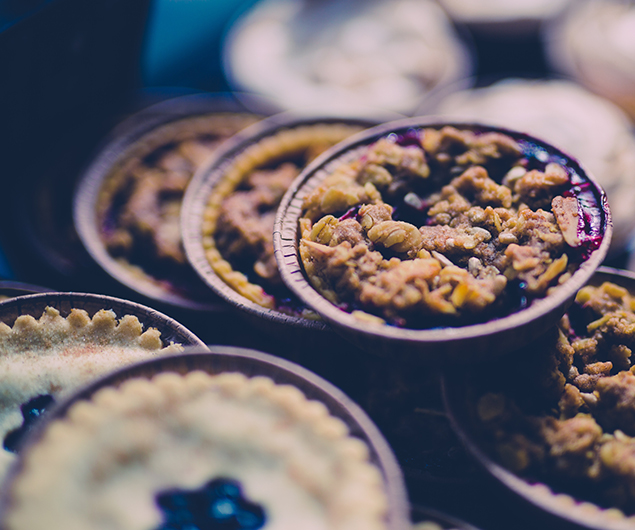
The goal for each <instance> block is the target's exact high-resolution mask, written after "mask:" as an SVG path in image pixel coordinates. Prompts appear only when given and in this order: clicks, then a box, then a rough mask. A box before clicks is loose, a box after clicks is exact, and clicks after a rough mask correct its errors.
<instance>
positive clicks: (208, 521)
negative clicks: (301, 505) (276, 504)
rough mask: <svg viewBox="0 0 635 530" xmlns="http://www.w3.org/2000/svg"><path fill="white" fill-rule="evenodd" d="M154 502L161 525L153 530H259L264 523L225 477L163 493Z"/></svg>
mask: <svg viewBox="0 0 635 530" xmlns="http://www.w3.org/2000/svg"><path fill="white" fill-rule="evenodd" d="M156 502H157V505H158V506H159V508H160V509H161V511H162V512H163V520H164V522H163V524H162V525H161V526H159V527H158V528H156V529H155V530H258V529H259V528H262V527H263V526H264V525H265V523H266V516H265V511H264V509H263V508H262V507H261V506H259V505H258V504H255V503H252V502H250V501H248V500H247V499H245V498H244V497H243V494H242V488H241V486H240V484H239V483H238V482H237V481H235V480H231V479H228V478H217V479H214V480H212V481H210V482H208V483H207V484H205V486H203V487H202V488H200V489H197V490H182V489H173V490H168V491H164V492H161V493H159V494H158V495H157V497H156Z"/></svg>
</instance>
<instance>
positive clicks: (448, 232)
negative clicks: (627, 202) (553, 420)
mask: <svg viewBox="0 0 635 530" xmlns="http://www.w3.org/2000/svg"><path fill="white" fill-rule="evenodd" d="M328 155H329V156H325V157H324V158H322V159H321V160H320V164H315V165H313V166H312V167H311V168H309V169H307V170H306V171H305V172H303V174H302V176H301V177H300V178H299V179H298V180H296V181H295V182H294V185H293V188H292V189H290V190H289V192H288V193H287V195H286V196H285V198H284V199H283V201H282V203H281V205H280V208H279V210H278V216H277V219H276V228H275V231H274V245H275V247H276V252H277V254H276V256H277V258H278V260H279V266H280V270H281V273H282V277H283V279H284V281H285V283H286V284H287V285H288V286H289V288H290V289H292V290H293V291H294V292H295V293H296V295H297V296H298V297H299V298H300V299H302V300H303V301H304V302H305V303H306V304H307V305H309V306H310V307H312V308H313V309H315V310H316V311H317V312H318V313H320V314H321V316H323V317H324V318H325V319H326V320H328V321H329V322H330V323H331V324H333V325H334V327H335V328H336V329H337V330H338V331H341V332H342V333H343V334H344V335H345V336H347V337H349V338H351V339H352V340H353V341H354V342H356V343H357V344H361V345H362V347H365V348H369V349H371V350H373V351H376V352H378V353H384V354H388V355H392V354H397V355H400V356H408V357H409V358H412V359H413V360H414V359H416V358H417V357H420V358H423V357H425V358H426V359H428V358H429V355H431V354H433V353H437V352H439V351H443V352H444V356H445V357H447V358H448V359H447V360H450V358H454V357H455V356H456V357H457V358H458V357H461V358H468V356H469V355H471V354H472V352H470V353H468V350H472V351H473V352H474V354H473V355H474V356H473V359H477V358H479V355H481V354H485V355H497V354H500V353H503V352H505V351H509V350H510V349H513V347H514V346H515V345H516V344H518V340H519V338H520V337H522V336H523V335H522V334H524V333H531V331H530V329H532V328H533V331H534V332H536V331H538V332H542V331H544V330H545V329H547V328H548V327H550V325H551V323H550V318H553V315H555V314H556V313H558V312H560V314H561V313H562V312H563V311H564V308H565V305H566V304H567V303H568V301H569V300H571V299H572V297H573V296H574V294H575V291H576V290H577V288H578V287H580V286H581V285H582V284H583V282H584V281H585V280H586V279H587V278H588V277H590V275H591V274H592V272H593V270H594V269H595V268H596V267H597V266H598V265H599V263H600V262H601V260H602V259H603V257H604V256H605V255H606V252H607V249H608V245H609V243H610V234H611V223H610V214H609V211H608V206H607V204H606V197H605V196H604V193H603V191H602V190H601V188H600V187H599V186H598V185H597V184H596V183H595V182H594V180H593V178H592V177H590V176H589V174H588V173H587V172H585V170H584V169H583V168H582V167H581V166H580V165H579V164H578V163H577V162H576V161H575V160H574V159H572V158H571V157H569V156H568V155H565V154H564V153H563V152H562V151H560V150H558V149H557V148H554V147H553V146H550V145H549V144H546V143H545V142H543V141H541V140H538V139H536V138H533V137H531V136H529V135H526V134H523V133H518V132H514V131H511V130H508V129H504V128H498V127H491V126H484V125H480V124H465V123H463V124H460V123H448V122H440V123H439V122H432V121H431V120H422V119H421V118H416V119H411V120H403V121H398V122H394V123H388V124H384V125H382V126H379V127H376V128H374V129H371V130H368V131H365V132H364V133H362V134H360V135H358V136H356V137H355V138H354V139H351V140H350V141H347V142H343V143H341V144H340V145H339V146H337V148H336V149H333V150H332V151H330V152H329V154H328ZM490 175H491V176H490ZM488 212H489V213H488ZM490 214H491V216H492V217H491V223H490V221H488V219H490V217H489V215H490ZM530 219H531V220H530ZM499 220H500V223H499ZM543 222H544V223H545V224H543ZM512 225H513V228H512ZM539 226H542V228H539ZM548 226H549V228H548ZM510 230H511V231H510ZM539 232H541V233H542V235H538V233H539ZM534 238H536V239H534ZM552 243H553V244H554V245H555V246H553V247H551V244H552ZM536 245H537V246H536ZM543 245H546V246H543ZM547 247H549V248H550V249H551V250H547ZM552 251H553V252H554V253H552ZM530 255H531V256H532V258H531V259H530V260H529V261H527V260H526V258H529V256H530ZM539 255H540V256H541V257H540V258H538V256H539ZM549 255H550V257H549ZM534 258H535V259H534ZM534 266H537V267H538V268H537V269H533V267H534ZM532 271H533V272H532ZM490 273H491V274H490ZM472 281H474V282H475V284H474V285H472V284H471V282H472ZM424 283H427V284H428V285H427V286H426V285H424ZM485 285H488V286H489V287H488V288H487V290H482V289H481V288H482V287H485ZM516 287H519V288H520V292H517V291H516ZM488 293H489V294H488ZM517 294H519V297H518V298H516V295H517ZM517 333H520V334H521V335H515V334H517ZM505 336H507V338H506V339H504V340H503V338H504V337H505ZM384 347H385V348H384ZM462 349H463V350H464V351H463V352H462V353H461V351H460V350H462ZM416 350H419V351H418V352H417V351H416ZM397 351H398V353H397ZM411 356H412V357H411Z"/></svg>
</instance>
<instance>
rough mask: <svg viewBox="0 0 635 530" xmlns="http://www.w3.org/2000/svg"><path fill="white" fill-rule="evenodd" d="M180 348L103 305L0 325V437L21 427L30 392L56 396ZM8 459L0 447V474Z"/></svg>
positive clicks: (10, 455)
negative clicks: (93, 309)
mask: <svg viewBox="0 0 635 530" xmlns="http://www.w3.org/2000/svg"><path fill="white" fill-rule="evenodd" d="M182 349H183V348H182V346H180V345H177V344H173V343H171V344H169V345H167V346H165V345H164V344H163V342H162V340H161V337H160V332H159V331H158V330H157V329H155V328H150V329H147V330H145V331H144V330H143V325H142V324H141V322H139V319H138V318H137V317H136V316H133V315H125V316H123V317H122V318H121V319H119V320H118V319H117V316H116V315H115V313H114V312H113V311H111V310H106V309H102V310H100V311H98V312H97V313H95V314H94V316H93V317H92V318H91V317H90V316H89V315H88V313H87V312H86V311H84V310H83V309H72V310H71V312H70V313H69V315H68V316H67V317H63V316H61V315H60V312H59V311H58V310H57V309H54V308H52V307H47V308H46V309H45V310H44V312H43V314H42V316H41V317H40V318H39V319H36V318H34V317H33V316H31V315H21V316H19V317H18V318H17V319H16V320H15V322H14V324H13V326H12V327H10V326H8V325H7V324H5V323H0V437H1V438H2V439H3V440H5V438H6V436H7V434H8V433H10V432H11V431H13V430H15V429H18V428H19V427H20V426H21V425H22V423H23V418H22V415H21V412H20V407H21V405H23V404H25V403H27V402H28V401H29V400H31V399H32V398H34V397H36V396H40V395H50V396H52V397H53V398H54V399H58V398H61V397H63V396H65V395H67V394H68V393H69V392H70V391H72V390H74V389H75V388H77V387H79V386H81V385H83V384H85V383H87V382H88V381H90V380H93V379H95V378H96V377H97V376H99V375H101V374H104V373H106V372H109V371H110V370H112V369H113V368H116V367H120V366H123V365H126V364H131V363H133V362H136V361H139V360H142V359H146V358H148V357H151V356H154V355H163V354H169V353H176V352H179V351H182ZM14 458H15V455H14V454H13V453H11V452H9V451H7V450H6V449H2V450H0V475H2V474H3V468H6V466H7V465H8V464H10V463H11V462H12V461H13V460H14Z"/></svg>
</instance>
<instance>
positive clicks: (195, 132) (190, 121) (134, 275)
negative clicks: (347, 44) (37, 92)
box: [75, 100, 259, 309]
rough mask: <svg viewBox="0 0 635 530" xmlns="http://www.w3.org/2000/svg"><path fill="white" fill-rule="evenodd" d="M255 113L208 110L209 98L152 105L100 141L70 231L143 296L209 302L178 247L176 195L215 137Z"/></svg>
mask: <svg viewBox="0 0 635 530" xmlns="http://www.w3.org/2000/svg"><path fill="white" fill-rule="evenodd" d="M167 103H170V102H167ZM194 103H196V101H194ZM175 107H176V108H177V109H178V100H176V102H175ZM199 107H202V106H201V105H199ZM186 110H187V109H186ZM258 119H259V117H258V116H255V115H253V114H250V113H247V112H238V111H236V112H232V111H213V110H212V109H211V108H210V105H209V104H208V106H207V110H206V111H203V110H202V108H198V109H194V110H190V111H188V112H187V113H181V114H179V113H178V112H177V111H175V110H173V109H171V108H170V107H169V106H168V105H166V106H165V108H163V107H160V108H156V110H154V111H153V110H152V108H151V109H150V110H149V111H147V112H146V113H145V115H144V120H145V121H142V120H141V118H139V120H140V121H141V125H140V126H139V125H137V128H136V129H134V128H133V131H132V132H130V131H128V132H127V133H126V134H124V135H123V137H122V138H120V137H115V139H114V140H113V141H112V143H109V144H108V145H106V147H104V149H103V151H102V152H101V153H100V155H99V156H98V157H96V159H95V160H94V161H93V163H92V164H91V166H89V168H88V169H87V171H86V172H85V174H84V176H83V178H82V180H81V182H80V185H79V187H78V191H77V193H76V197H75V224H76V227H77V231H78V233H79V235H80V237H81V239H82V242H83V243H84V245H85V246H86V248H87V249H88V251H89V252H90V253H91V255H92V256H93V257H94V258H95V260H96V261H97V262H98V263H99V265H100V266H101V267H102V268H104V269H105V270H106V271H107V272H108V273H109V274H110V275H111V276H113V277H114V278H115V279H117V280H118V281H120V282H121V283H123V284H125V285H126V286H128V287H129V288H131V289H133V290H134V291H137V292H139V293H141V294H143V295H145V296H147V297H149V298H152V299H155V300H159V301H160V302H163V303H168V304H171V305H176V306H180V307H188V308H194V309H209V308H210V306H212V305H213V298H210V296H209V293H208V292H207V290H206V289H205V288H202V289H201V287H202V286H201V285H200V280H199V279H198V277H197V276H196V274H195V272H194V271H193V270H192V268H191V267H190V266H189V264H188V263H187V259H186V257H185V252H184V250H183V247H182V242H181V231H180V214H181V201H182V199H183V195H184V194H185V189H186V187H187V185H188V183H189V181H190V179H191V178H192V176H193V174H194V173H195V172H196V170H197V169H198V168H199V167H200V166H201V165H203V164H204V163H206V162H207V161H208V160H209V159H210V158H211V157H213V156H214V154H215V152H216V150H217V149H218V148H219V147H220V145H221V144H222V142H223V141H224V140H226V139H228V138H229V137H231V136H233V135H235V134H236V133H238V132H239V131H240V130H242V129H243V128H245V127H246V126H248V125H250V124H253V123H254V122H256V121H257V120H258ZM146 122H148V123H146Z"/></svg>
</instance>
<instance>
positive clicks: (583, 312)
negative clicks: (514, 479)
mask: <svg viewBox="0 0 635 530" xmlns="http://www.w3.org/2000/svg"><path fill="white" fill-rule="evenodd" d="M633 347H635V297H633V295H632V294H631V293H629V292H628V291H627V290H626V289H625V288H623V287H620V286H618V285H616V284H614V283H610V282H606V283H603V284H602V285H600V286H598V287H593V286H586V287H584V288H583V289H581V290H580V291H579V292H578V294H577V297H576V301H575V304H574V306H572V308H571V309H570V310H569V311H568V313H567V314H566V315H565V316H564V317H563V318H562V320H561V321H560V323H559V326H558V328H557V329H556V330H553V332H552V333H549V334H548V335H547V336H546V337H544V338H542V339H540V340H539V341H538V342H536V343H534V344H532V345H531V346H530V347H529V348H528V349H527V348H526V349H525V350H522V351H520V352H519V353H518V355H515V356H514V359H510V360H505V361H504V362H503V363H501V364H499V365H498V366H496V367H491V370H489V373H488V374H483V375H479V376H477V377H475V378H474V380H472V383H470V384H471V385H473V388H471V390H470V396H469V397H468V399H469V400H470V401H472V402H474V403H475V410H474V411H473V414H474V421H475V424H476V429H477V430H476V432H477V433H478V439H479V440H480V442H479V443H484V444H485V446H486V447H487V448H488V450H489V451H490V452H491V454H492V455H493V456H494V458H495V459H496V460H497V461H498V462H500V463H501V464H502V465H503V466H505V467H506V468H508V469H509V470H511V471H512V472H514V473H516V474H518V475H520V476H521V477H523V478H525V479H527V480H529V481H530V482H533V481H539V482H544V483H545V484H547V485H549V487H551V488H552V489H553V490H554V491H557V492H564V493H567V494H569V495H572V496H573V497H575V498H577V499H583V500H586V501H591V502H593V503H597V504H598V505H599V506H600V507H602V508H605V509H609V508H610V509H612V510H613V511H617V510H615V509H619V510H621V511H622V512H623V513H624V514H626V515H629V516H633V515H635V427H634V426H635V366H634V365H633V359H632V349H633ZM622 517H623V515H622Z"/></svg>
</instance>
